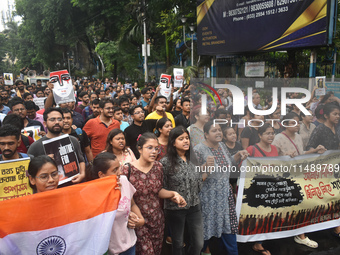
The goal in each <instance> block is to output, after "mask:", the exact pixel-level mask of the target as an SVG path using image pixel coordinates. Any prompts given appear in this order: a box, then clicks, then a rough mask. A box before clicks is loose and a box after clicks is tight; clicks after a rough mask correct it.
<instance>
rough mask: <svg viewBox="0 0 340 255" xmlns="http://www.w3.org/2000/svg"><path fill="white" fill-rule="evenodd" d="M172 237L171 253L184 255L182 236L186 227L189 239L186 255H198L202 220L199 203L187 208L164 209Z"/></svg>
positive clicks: (200, 247)
mask: <svg viewBox="0 0 340 255" xmlns="http://www.w3.org/2000/svg"><path fill="white" fill-rule="evenodd" d="M165 215H166V217H167V221H168V223H169V227H170V230H171V238H172V254H173V255H184V254H185V253H184V249H183V239H184V238H183V237H184V228H185V227H186V228H187V229H186V230H187V233H188V236H189V240H188V242H189V243H187V244H186V246H187V251H188V255H199V254H200V252H201V249H202V247H203V241H204V240H203V220H202V213H201V205H196V206H192V207H190V208H189V209H180V210H165Z"/></svg>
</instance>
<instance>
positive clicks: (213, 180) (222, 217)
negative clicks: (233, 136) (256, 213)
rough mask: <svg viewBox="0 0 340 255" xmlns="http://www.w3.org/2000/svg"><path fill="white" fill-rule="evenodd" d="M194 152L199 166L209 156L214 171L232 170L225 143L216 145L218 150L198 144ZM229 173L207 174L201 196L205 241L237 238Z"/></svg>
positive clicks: (231, 161)
mask: <svg viewBox="0 0 340 255" xmlns="http://www.w3.org/2000/svg"><path fill="white" fill-rule="evenodd" d="M194 151H195V153H196V155H197V158H198V160H199V161H200V162H199V163H200V164H204V163H205V162H206V160H207V157H208V156H214V157H215V167H217V166H220V167H223V166H231V165H232V163H233V160H232V158H231V156H230V153H229V151H228V149H227V147H226V145H225V144H224V143H222V142H221V143H219V148H218V149H217V150H215V149H213V148H210V147H208V146H206V145H205V144H204V143H200V144H198V145H197V146H195V148H194ZM229 176H230V173H229V171H226V172H223V171H221V172H214V173H212V174H208V178H207V179H206V180H205V181H204V183H203V187H202V190H201V193H200V199H201V204H202V216H203V227H204V240H209V239H210V238H211V237H213V236H215V237H221V235H222V234H237V225H238V223H237V217H236V211H235V201H234V198H233V192H232V188H231V186H230V183H229Z"/></svg>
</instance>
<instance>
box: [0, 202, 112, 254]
mask: <svg viewBox="0 0 340 255" xmlns="http://www.w3.org/2000/svg"><path fill="white" fill-rule="evenodd" d="M84 210H86V208H84ZM115 216H116V211H111V212H107V213H103V214H100V215H98V216H95V217H93V218H91V219H87V220H83V221H78V222H74V223H70V224H67V225H64V226H59V227H56V228H51V229H45V230H42V231H30V232H20V233H14V234H10V235H7V236H5V237H4V238H2V239H1V238H0V255H12V254H13V255H33V254H37V255H45V254H56V255H75V254H91V255H97V254H98V255H103V254H104V253H105V252H106V251H107V249H108V247H109V241H110V235H111V230H112V225H113V221H114V218H115ZM36 217H41V218H43V216H42V215H40V216H39V212H37V216H36ZM65 217H67V216H66V215H65ZM42 220H43V219H42ZM50 220H53V218H51V219H50ZM38 246H39V247H40V249H38V251H37V247H38ZM48 248H49V249H54V250H55V251H59V252H60V253H57V252H56V253H43V252H42V251H43V250H44V249H48ZM50 251H51V250H50Z"/></svg>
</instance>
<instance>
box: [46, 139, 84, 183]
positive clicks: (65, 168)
mask: <svg viewBox="0 0 340 255" xmlns="http://www.w3.org/2000/svg"><path fill="white" fill-rule="evenodd" d="M43 145H44V150H45V154H46V155H51V154H53V158H54V160H55V162H56V163H57V166H58V172H59V185H60V184H63V183H65V182H69V181H71V180H72V178H73V177H74V176H75V175H77V174H79V161H78V157H77V154H76V153H75V151H74V147H73V144H72V143H71V140H70V137H69V135H68V134H65V135H61V136H58V137H56V138H52V139H49V140H46V141H43Z"/></svg>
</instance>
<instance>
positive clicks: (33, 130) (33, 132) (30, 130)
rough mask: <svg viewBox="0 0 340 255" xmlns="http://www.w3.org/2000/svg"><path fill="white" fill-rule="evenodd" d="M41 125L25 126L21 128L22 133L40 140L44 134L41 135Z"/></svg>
mask: <svg viewBox="0 0 340 255" xmlns="http://www.w3.org/2000/svg"><path fill="white" fill-rule="evenodd" d="M40 131H41V130H40V127H39V126H31V127H25V128H24V129H22V130H21V134H23V135H25V136H30V137H32V138H33V140H34V141H37V140H39V139H40V138H41V137H42V136H40V135H39V132H40Z"/></svg>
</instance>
